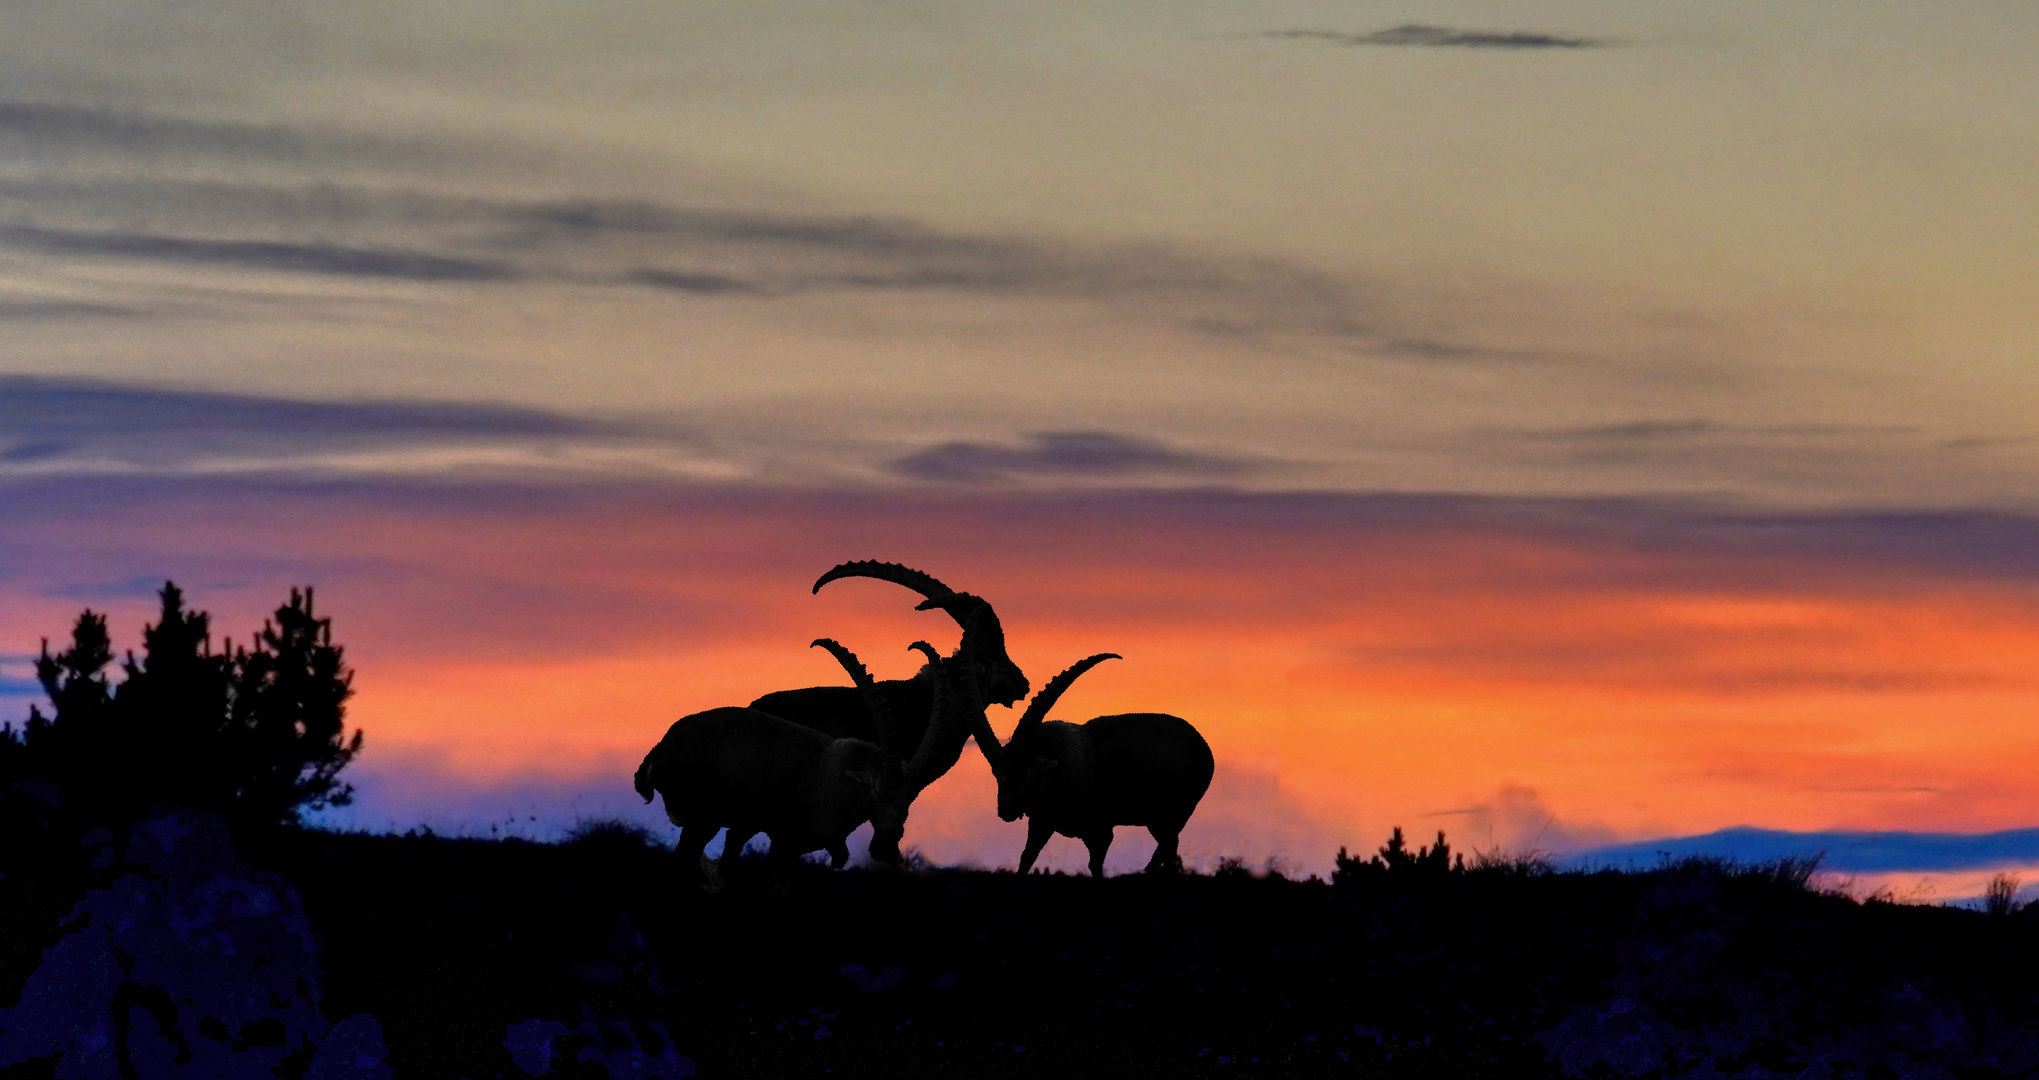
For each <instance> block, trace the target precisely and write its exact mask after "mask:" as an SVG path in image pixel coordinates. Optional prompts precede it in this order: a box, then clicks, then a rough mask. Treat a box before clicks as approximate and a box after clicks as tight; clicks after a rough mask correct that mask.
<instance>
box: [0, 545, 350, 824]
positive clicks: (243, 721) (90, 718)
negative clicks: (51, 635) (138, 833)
mask: <svg viewBox="0 0 2039 1080" xmlns="http://www.w3.org/2000/svg"><path fill="white" fill-rule="evenodd" d="M160 595H161V600H162V607H161V613H160V617H159V618H158V619H157V621H156V622H155V623H154V624H152V625H147V626H144V627H143V629H142V654H141V657H140V658H139V659H137V658H136V657H135V656H134V654H133V653H129V654H128V656H127V657H126V659H125V660H124V661H123V662H122V663H121V665H120V674H121V680H120V682H119V683H118V684H117V685H116V684H114V683H113V682H112V681H111V680H110V679H109V677H108V675H107V669H108V668H109V667H110V666H111V665H112V663H113V647H112V640H111V638H110V637H109V635H108V634H107V629H106V617H105V616H104V615H102V614H99V613H97V612H94V611H91V610H89V609H88V610H86V611H85V612H84V613H82V614H80V615H79V616H78V621H77V623H76V625H75V626H73V628H72V631H71V642H70V645H69V646H68V647H66V648H64V649H63V650H61V651H59V652H56V653H51V652H50V648H49V641H48V639H44V641H43V647H42V653H41V655H40V656H38V657H37V658H36V678H37V680H38V681H39V682H41V683H42V687H43V692H44V693H45V694H47V695H48V696H49V699H50V707H51V709H52V710H53V711H52V712H51V713H50V714H48V715H45V714H44V713H43V711H42V710H41V708H39V707H34V706H31V707H30V709H29V716H28V722H27V723H26V725H24V727H23V728H22V729H21V730H20V731H19V732H17V731H15V730H14V728H13V726H12V725H8V726H6V727H4V728H0V784H7V785H9V786H11V787H13V788H15V789H16V790H19V789H21V788H22V787H23V786H24V785H22V783H21V782H22V781H29V782H31V783H30V785H28V786H30V787H34V788H36V789H38V790H42V791H48V790H49V789H50V786H51V785H53V786H54V788H56V789H59V790H60V791H61V806H62V811H61V812H62V813H63V815H64V816H66V817H68V818H70V819H72V820H74V821H79V822H89V823H92V824H118V823H120V822H125V821H132V820H134V819H135V818H137V817H139V816H140V815H142V814H143V813H145V812H146V811H148V810H149V809H150V808H152V807H187V808H190V809H194V810H200V811H205V812H209V813H216V814H220V815H222V816H224V817H226V818H227V819H228V820H230V821H232V822H233V823H235V824H236V825H240V826H276V825H286V824H293V823H295V822H296V821H297V820H298V814H299V813H300V812H301V811H303V810H306V809H318V808H321V807H325V806H343V805H346V804H347V803H348V802H349V801H350V800H351V799H352V795H353V789H352V788H351V787H349V786H348V785H346V784H343V783H341V782H340V781H339V779H338V777H339V773H340V771H341V770H342V769H344V768H346V767H347V764H348V763H349V762H351V761H352V760H353V759H354V755H355V754H357V753H359V752H360V750H361V733H360V731H358V730H356V731H355V732H353V736H352V738H348V737H347V733H346V732H345V730H344V727H345V716H346V705H345V702H346V700H347V698H348V697H349V696H350V695H351V694H352V693H353V688H352V682H353V672H352V671H351V670H349V669H348V667H347V665H346V661H345V657H344V651H343V649H342V648H341V647H340V646H338V645H335V644H333V634H332V621H331V620H330V619H321V618H319V617H318V616H317V614H316V612H315V611H314V608H313V598H312V590H311V589H309V588H306V589H303V590H298V589H292V590H291V592H290V601H289V602H288V603H287V604H285V605H283V606H282V607H279V608H277V609H276V613H275V615H274V616H273V617H272V618H271V619H270V620H268V621H266V622H264V623H263V625H262V628H261V629H260V630H258V631H257V632H256V633H255V634H254V635H253V636H252V639H251V641H250V643H249V645H248V646H247V647H245V648H243V647H237V646H234V645H232V644H231V643H224V644H223V645H222V648H221V649H220V650H219V651H215V650H214V648H213V642H212V629H211V623H212V619H211V616H210V615H208V614H207V613H205V612H203V611H193V610H188V609H187V608H186V607H185V606H184V593H183V590H181V589H179V588H178V587H177V585H176V584H175V583H174V582H165V583H164V584H163V589H162V592H161V594H160ZM36 781H40V782H41V784H39V785H37V784H35V783H34V782H36ZM55 798H56V796H54V795H52V796H51V799H55ZM46 801H50V800H46Z"/></svg>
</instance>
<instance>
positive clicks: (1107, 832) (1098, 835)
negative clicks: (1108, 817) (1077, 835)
mask: <svg viewBox="0 0 2039 1080" xmlns="http://www.w3.org/2000/svg"><path fill="white" fill-rule="evenodd" d="M1083 846H1084V847H1087V848H1089V849H1090V876H1091V877H1094V878H1097V879H1098V880H1100V881H1102V880H1103V879H1104V853H1105V852H1107V851H1110V850H1111V848H1112V830H1111V826H1109V825H1107V826H1105V827H1104V828H1103V829H1102V830H1100V831H1098V832H1094V833H1092V834H1090V835H1089V836H1086V837H1084V838H1083Z"/></svg>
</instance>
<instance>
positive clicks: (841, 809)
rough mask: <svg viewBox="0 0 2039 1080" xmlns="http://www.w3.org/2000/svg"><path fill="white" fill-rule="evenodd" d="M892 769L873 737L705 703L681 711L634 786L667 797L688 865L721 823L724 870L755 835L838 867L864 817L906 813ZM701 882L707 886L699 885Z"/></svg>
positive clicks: (788, 856) (788, 855)
mask: <svg viewBox="0 0 2039 1080" xmlns="http://www.w3.org/2000/svg"><path fill="white" fill-rule="evenodd" d="M892 768H893V766H892V765H891V764H890V763H889V762H888V761H887V760H886V756H885V753H884V752H883V751H882V750H880V749H879V747H878V745H877V744H876V743H872V742H869V741H866V740H864V739H837V738H831V737H830V736H828V735H825V734H823V733H821V732H819V731H816V730H814V729H813V728H811V727H806V726H804V725H801V724H796V723H794V722H793V721H791V720H785V719H782V718H780V717H777V716H773V715H771V714H769V713H764V712H759V711H758V710H756V709H739V708H735V707H729V708H721V709H709V710H707V711H705V712H698V713H695V714H693V715H691V716H683V717H681V718H680V719H679V720H677V721H675V722H674V723H673V726H672V727H671V728H668V729H667V730H666V734H665V738H663V739H660V740H659V742H658V745H657V746H654V747H652V748H651V752H650V753H648V754H646V755H644V763H643V764H642V765H639V766H638V767H637V777H636V785H637V793H638V794H639V795H642V796H644V801H645V802H650V801H651V797H652V794H653V793H654V792H657V793H658V794H661V795H664V796H665V807H666V817H667V818H668V819H670V820H671V821H672V823H673V824H675V825H678V826H679V827H680V842H679V844H678V846H677V848H676V849H675V850H676V851H677V852H678V853H679V855H680V856H681V859H682V863H683V865H684V866H685V867H687V869H688V872H691V871H692V868H693V867H694V866H695V865H696V863H697V861H701V862H702V863H703V865H704V866H705V860H701V859H700V856H701V849H702V848H704V847H706V846H707V844H708V841H709V840H710V839H711V838H713V837H714V835H715V833H716V832H717V831H718V830H720V829H722V828H723V827H725V826H727V827H728V829H729V837H728V839H727V840H726V841H725V843H724V846H723V849H722V858H723V867H722V868H723V869H724V870H726V869H728V867H729V866H730V865H731V864H732V863H733V861H734V860H735V859H736V857H737V856H738V855H739V854H740V853H741V852H742V851H743V846H744V845H745V844H746V843H748V842H749V841H750V838H751V837H753V836H756V835H757V834H758V833H761V832H762V833H764V834H765V835H766V836H769V837H771V840H772V860H773V862H774V864H775V865H777V866H778V867H779V868H780V869H781V870H783V868H784V865H785V864H787V863H790V862H792V861H793V860H794V859H796V858H798V857H799V856H801V855H803V854H806V853H807V852H810V851H815V850H822V851H826V852H828V855H829V860H830V862H831V863H832V864H833V865H835V866H836V867H838V868H840V867H841V866H842V865H843V864H844V863H845V862H848V861H849V857H850V856H849V849H848V848H847V846H845V843H844V841H845V839H846V838H847V837H848V836H849V834H850V832H851V831H852V830H854V829H855V828H856V827H857V826H859V825H861V824H863V823H864V822H865V821H874V822H877V823H878V827H879V828H890V829H898V828H900V827H901V826H899V824H898V819H899V818H900V817H901V816H903V814H904V811H899V810H894V809H893V808H894V807H895V806H897V805H898V800H897V799H896V797H892V796H893V792H891V791H889V790H887V789H886V785H885V777H886V775H887V772H888V770H890V769H892ZM704 887H706V886H705V885H704Z"/></svg>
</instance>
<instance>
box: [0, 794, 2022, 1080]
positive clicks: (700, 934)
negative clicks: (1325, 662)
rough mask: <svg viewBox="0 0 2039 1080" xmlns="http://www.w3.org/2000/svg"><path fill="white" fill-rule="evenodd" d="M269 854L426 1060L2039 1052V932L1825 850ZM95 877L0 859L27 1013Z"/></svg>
mask: <svg viewBox="0 0 2039 1080" xmlns="http://www.w3.org/2000/svg"><path fill="white" fill-rule="evenodd" d="M263 843H264V844H265V845H267V846H265V847H260V848H257V847H253V846H252V845H249V844H244V845H243V850H242V852H241V856H240V857H241V858H242V859H244V860H245V861H246V862H247V863H249V864H252V865H254V866H257V867H260V868H262V869H261V871H260V872H259V874H258V873H257V872H255V871H246V872H243V873H242V877H244V878H248V879H250V880H255V879H258V878H259V879H260V880H281V881H287V882H288V883H289V884H290V886H291V887H292V888H293V889H294V894H293V895H294V896H295V897H296V898H297V899H296V900H295V901H294V902H296V903H300V904H301V907H302V911H303V912H304V914H305V917H306V919H307V924H308V927H309V929H310V931H311V933H312V934H314V935H315V936H316V939H317V941H318V943H319V946H320V948H319V952H318V956H319V965H320V973H321V977H322V979H323V996H322V997H320V998H319V1000H318V1004H319V1008H320V1009H321V1010H322V1015H323V1016H324V1017H325V1018H326V1021H327V1022H330V1023H333V1024H335V1025H336V1026H337V1025H338V1024H339V1022H341V1021H343V1020H348V1019H349V1018H353V1017H367V1018H371V1019H372V1020H373V1021H374V1022H375V1023H376V1025H377V1027H376V1031H377V1032H378V1033H379V1036H380V1038H381V1043H380V1044H378V1045H380V1046H386V1053H387V1065H388V1068H389V1069H390V1070H392V1071H393V1074H394V1075H396V1076H400V1077H441V1076H443V1077H459V1076H469V1077H495V1076H499V1075H500V1076H507V1077H515V1076H522V1075H527V1074H535V1073H536V1071H537V1069H538V1067H540V1066H546V1067H550V1068H551V1069H552V1073H551V1075H559V1076H568V1077H573V1076H602V1077H614V1076H625V1075H631V1076H682V1075H689V1074H690V1072H691V1071H692V1070H698V1074H699V1075H702V1076H711V1077H719V1076H756V1077H801V1076H814V1077H823V1076H828V1077H854V1076H887V1077H902V1076H903V1077H916V1076H958V1075H968V1076H1039V1075H1054V1074H1063V1075H1070V1076H1115V1077H1119V1076H1136V1077H1137V1076H1154V1077H1161V1076H1168V1077H1179V1076H1203V1075H1211V1076H1218V1075H1232V1074H1249V1073H1251V1074H1260V1075H1269V1076H1318V1075H1323V1076H1331V1075H1336V1076H1398V1077H1399V1076H1410V1077H1415V1076H1422V1077H1436V1076H1510V1077H1518V1076H1802V1075H1803V1076H1856V1077H1885V1076H1907V1077H1941V1076H1944V1077H1950V1078H1951V1077H1953V1076H1957V1075H1958V1076H2023V1075H2030V1074H2031V1073H2032V1072H2033V1071H2034V1070H2035V1069H2039V1015H2035V1005H2034V1002H2035V1001H2039V974H2035V972H2034V971H2033V969H2032V967H2031V965H2029V964H2025V963H2022V962H2021V961H2020V958H2022V957H2025V956H2029V955H2031V951H2032V949H2033V947H2034V946H2035V945H2039V923H2035V921H2034V920H2033V919H2031V918H2028V917H2027V916H2026V915H2025V914H2018V913H2005V914H1998V915H1995V916H1992V915H1988V914H1985V913H1982V912H1977V911H1969V910H1959V909H1953V908H1940V907H1912V906H1900V905H1893V904H1887V903H1868V904H1862V903H1857V902H1855V901H1853V900H1850V899H1847V898H1845V897H1840V896H1834V895H1826V894H1822V893H1820V892H1818V891H1817V890H1815V889H1812V888H1809V887H1808V885H1807V883H1806V878H1805V875H1804V873H1803V870H1804V867H1803V866H1785V867H1776V866H1772V867H1767V868H1737V867H1734V866H1730V865H1726V864H1722V863H1718V862H1707V861H1703V860H1696V861H1686V862H1683V863H1678V864H1672V865H1667V866H1665V867H1663V868H1660V869H1656V870H1652V871H1647V872H1638V873H1617V872H1612V871H1609V872H1602V873H1592V874H1586V873H1551V872H1548V870H1547V868H1544V867H1540V866H1538V865H1537V864H1534V863H1521V862H1518V863H1513V864H1501V865H1493V866H1484V867H1483V866H1480V865H1478V862H1479V860H1474V863H1475V865H1473V866H1471V867H1469V868H1467V869H1465V870H1454V869H1452V868H1451V866H1452V865H1455V864H1456V860H1453V861H1452V863H1451V864H1449V865H1448V864H1446V863H1445V862H1444V861H1443V860H1440V859H1438V858H1436V857H1435V851H1436V849H1434V848H1430V849H1425V851H1423V852H1419V853H1417V854H1415V855H1411V854H1410V853H1408V852H1407V851H1406V850H1402V852H1401V857H1400V858H1399V859H1396V860H1393V861H1391V860H1390V859H1388V858H1386V857H1385V854H1386V853H1385V852H1383V855H1382V856H1380V857H1377V860H1378V861H1376V859H1367V860H1357V859H1351V858H1350V857H1348V863H1349V864H1350V865H1348V866H1347V867H1346V872H1345V873H1344V874H1342V875H1341V880H1340V881H1339V883H1337V884H1332V883H1328V882H1322V881H1314V880H1311V881H1291V880H1285V879H1283V878H1281V877H1279V876H1275V875H1256V874H1252V873H1248V872H1246V871H1245V870H1244V869H1243V868H1241V867H1238V866H1236V865H1231V866H1228V867H1227V868H1226V869H1224V870H1222V871H1220V872H1219V873H1216V874H1213V875H1200V874H1184V875H1163V876H1154V875H1131V876H1126V877H1119V878H1111V879H1107V880H1104V881H1096V880H1093V879H1091V878H1089V877H1086V876H1062V875H1041V874H1035V875H1030V876H1025V877H1022V876H1019V875H1015V874H1012V873H987V872H981V871H969V870H954V871H945V870H923V871H920V872H907V873H896V872H878V871H860V870H851V871H847V872H835V871H830V870H828V869H826V868H824V867H821V866H817V865H813V864H807V863H802V864H799V865H798V866H797V867H796V872H795V873H794V875H793V878H794V879H793V880H792V882H791V883H790V888H789V889H788V890H787V891H786V892H785V893H783V894H779V893H775V892H774V891H773V890H772V889H771V888H770V883H769V881H768V878H769V876H770V875H769V873H768V870H767V867H766V865H765V862H764V860H756V859H747V860H743V861H742V862H741V863H739V864H738V865H737V872H736V874H735V875H734V878H733V880H732V881H731V883H730V887H729V889H728V891H727V892H725V893H724V894H722V895H717V896H710V895H704V894H701V893H700V892H698V891H697V890H695V889H693V888H691V887H687V885H686V883H685V880H684V878H685V875H684V874H683V873H682V872H681V868H680V867H678V866H677V865H676V862H677V860H676V858H675V856H674V855H673V853H672V852H671V851H670V850H669V849H667V848H665V847H664V845H663V844H659V845H652V844H648V843H646V838H645V837H644V835H643V834H642V833H641V831H639V830H634V829H633V828H630V827H626V826H621V825H609V826H599V827H592V828H587V829H584V830H583V834H582V836H581V837H580V838H579V839H577V840H576V841H573V842H569V843H564V844H537V843H530V842H525V841H518V840H505V841H492V840H474V839H452V838H446V837H438V836H433V835H430V834H425V833H418V834H411V835H405V836H390V835H364V834H338V833H323V832H303V833H298V834H295V835H288V836H286V835H284V834H267V836H266V839H265V840H264V841H263ZM1398 850H1399V849H1398ZM44 854H45V856H46V857H48V858H53V859H54V858H60V857H61V854H62V853H55V852H46V853H44ZM1426 856H1428V857H1426ZM66 865H68V866H69V869H68V870H64V871H63V872H53V873H22V872H20V871H22V870H24V869H28V868H26V867H21V866H10V867H8V868H7V871H6V872H7V876H6V877H5V878H0V899H4V900H5V903H6V906H7V909H8V910H9V911H10V913H14V914H25V915H30V916H34V915H35V914H36V913H41V915H42V917H40V918H36V917H31V918H29V919H28V920H27V921H26V922H25V923H18V924H17V925H28V926H30V927H32V928H40V929H41V932H40V934H39V935H38V934H36V933H30V934H29V935H27V936H28V937H29V938H32V939H34V940H30V941H21V940H9V941H7V942H6V943H5V944H4V945H0V1008H12V1007H15V1006H16V1005H17V1002H16V1000H15V998H16V996H17V995H19V994H20V992H21V988H22V986H23V985H24V983H26V982H27V981H28V980H29V979H30V977H31V973H32V972H33V971H34V970H35V969H36V967H37V965H38V964H39V963H42V962H43V960H44V958H45V950H47V949H49V948H50V947H52V946H53V945H56V944H57V943H58V942H59V941H60V940H61V939H62V938H63V935H65V934H67V933H71V932H75V931H76V927H75V926H73V927H70V928H65V927H62V926H60V925H59V922H60V918H59V917H60V915H61V914H62V913H63V912H65V911H69V910H71V909H72V906H73V905H75V904H77V903H78V901H79V899H80V897H81V896H82V895H83V894H84V890H85V889H87V888H97V889H101V890H104V889H107V888H110V887H112V884H111V882H112V881H117V880H118V875H121V874H123V873H128V872H132V868H129V870H123V869H122V867H121V866H120V865H118V864H115V865H111V866H107V867H101V868H96V869H95V868H94V867H93V866H91V865H90V863H89V862H81V861H80V860H77V859H75V858H73V859H71V861H70V862H69V863H68V864H66ZM261 874H271V875H274V876H275V877H274V878H273V879H271V878H262V877H261V876H260V875H261ZM109 876H112V877H111V878H109ZM823 911H825V912H828V913H829V914H828V916H827V917H826V918H821V917H817V916H816V914H815V913H816V912H823ZM0 1022H4V1021H0ZM355 1022H356V1023H357V1024H366V1023H367V1021H365V1020H364V1021H355ZM315 1026H316V1025H310V1026H307V1027H306V1028H305V1030H307V1031H309V1030H311V1029H312V1027H315ZM520 1062H521V1064H520ZM32 1066H33V1063H31V1066H25V1067H32ZM632 1070H635V1071H632ZM25 1075H36V1073H34V1072H28V1073H25Z"/></svg>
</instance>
